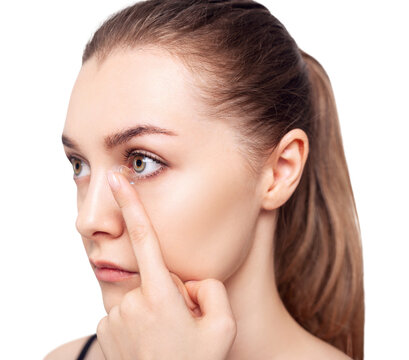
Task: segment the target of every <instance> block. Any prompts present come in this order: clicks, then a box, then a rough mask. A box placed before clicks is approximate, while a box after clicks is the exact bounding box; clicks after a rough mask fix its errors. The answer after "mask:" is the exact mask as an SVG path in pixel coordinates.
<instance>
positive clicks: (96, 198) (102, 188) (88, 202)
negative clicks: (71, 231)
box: [76, 170, 122, 238]
mask: <svg viewBox="0 0 409 360" xmlns="http://www.w3.org/2000/svg"><path fill="white" fill-rule="evenodd" d="M118 211H120V209H119V207H118V205H117V203H116V201H115V198H114V196H113V194H112V192H111V189H110V186H109V183H108V180H107V177H106V172H105V171H102V170H101V171H99V172H97V173H93V174H92V175H91V177H90V182H89V184H88V188H87V190H86V193H85V194H84V197H83V199H78V216H77V221H76V227H77V230H78V232H79V233H80V234H81V235H83V236H85V237H88V238H91V237H93V236H94V235H95V234H96V233H100V232H103V233H107V234H109V235H111V236H113V237H118V236H119V235H120V234H121V232H122V230H121V219H120V214H119V212H118Z"/></svg>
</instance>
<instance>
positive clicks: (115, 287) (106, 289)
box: [99, 281, 139, 314]
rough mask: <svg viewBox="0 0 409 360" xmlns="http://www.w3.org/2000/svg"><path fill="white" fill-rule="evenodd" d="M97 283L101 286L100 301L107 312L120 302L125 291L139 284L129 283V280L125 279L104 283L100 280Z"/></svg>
mask: <svg viewBox="0 0 409 360" xmlns="http://www.w3.org/2000/svg"><path fill="white" fill-rule="evenodd" d="M99 285H100V287H101V293H102V301H103V303H104V308H105V311H106V313H107V314H108V313H109V312H110V311H111V309H112V308H113V307H114V306H116V305H119V304H120V303H121V302H122V299H123V297H124V296H125V294H126V293H127V292H129V291H131V290H132V289H135V288H136V287H138V286H139V284H137V285H135V284H129V282H126V281H124V282H117V283H104V282H102V281H100V283H99Z"/></svg>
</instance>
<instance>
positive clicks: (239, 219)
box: [150, 169, 258, 281]
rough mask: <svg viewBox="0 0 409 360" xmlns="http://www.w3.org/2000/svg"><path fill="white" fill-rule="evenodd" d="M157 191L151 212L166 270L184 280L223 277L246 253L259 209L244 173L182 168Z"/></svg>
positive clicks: (239, 262) (228, 273) (221, 278)
mask: <svg viewBox="0 0 409 360" xmlns="http://www.w3.org/2000/svg"><path fill="white" fill-rule="evenodd" d="M218 171H221V169H218ZM221 174H223V175H224V177H223V176H221ZM235 179H241V182H239V181H237V180H235ZM172 184H173V185H172ZM161 194H162V195H161V198H160V199H155V200H154V201H152V202H150V203H151V204H152V203H155V209H154V210H153V211H152V212H150V214H151V221H152V223H153V226H154V227H155V230H156V232H157V235H158V238H159V240H160V243H161V248H162V253H163V256H164V257H165V260H166V263H167V265H168V268H169V270H170V271H172V272H174V273H175V274H177V275H178V276H179V277H180V278H181V279H182V280H183V281H187V280H202V279H205V278H216V279H219V280H220V281H224V280H226V279H227V278H228V277H229V276H230V275H231V274H232V273H234V272H235V270H236V269H237V268H238V267H239V266H240V264H241V263H242V261H243V260H244V259H245V257H246V255H247V254H248V251H249V248H250V245H251V238H252V231H253V225H254V223H255V220H256V217H257V213H258V212H257V209H256V206H255V205H256V204H255V203H256V202H255V201H254V200H255V198H254V196H252V192H251V190H250V191H249V185H248V183H246V182H245V181H244V182H243V175H241V177H240V176H237V177H235V176H234V174H232V173H228V172H226V171H225V172H224V173H223V172H222V173H220V172H219V173H218V174H217V173H211V172H209V171H200V172H196V173H194V174H191V175H189V176H186V174H184V175H183V176H180V178H179V179H178V180H175V181H169V182H167V188H166V191H163V192H162V191H161ZM151 200H152V199H151Z"/></svg>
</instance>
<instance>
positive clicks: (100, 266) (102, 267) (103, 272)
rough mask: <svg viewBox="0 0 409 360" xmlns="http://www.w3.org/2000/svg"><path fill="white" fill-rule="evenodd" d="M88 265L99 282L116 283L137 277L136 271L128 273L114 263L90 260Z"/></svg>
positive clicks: (128, 271)
mask: <svg viewBox="0 0 409 360" xmlns="http://www.w3.org/2000/svg"><path fill="white" fill-rule="evenodd" d="M90 263H91V265H92V268H93V270H94V273H95V276H96V277H97V279H98V280H100V281H106V282H117V281H124V280H127V279H131V278H135V277H136V276H138V275H139V273H138V272H137V271H130V270H128V269H125V268H123V267H122V266H119V265H117V264H115V263H112V262H110V261H106V260H92V259H90Z"/></svg>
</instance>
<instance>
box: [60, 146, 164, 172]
mask: <svg viewBox="0 0 409 360" xmlns="http://www.w3.org/2000/svg"><path fill="white" fill-rule="evenodd" d="M138 155H143V156H144V157H147V158H149V159H151V160H153V161H155V162H156V163H158V164H160V165H162V166H161V167H160V168H159V169H158V170H156V171H155V172H153V173H152V174H150V175H145V176H138V175H136V176H137V179H138V180H143V179H146V178H149V177H153V176H156V175H158V174H159V173H160V172H162V171H163V170H164V169H165V168H166V167H167V165H166V164H165V163H164V162H163V161H162V160H160V159H159V158H158V157H157V156H156V155H154V154H152V153H149V152H147V151H145V150H136V149H127V150H125V152H123V153H122V157H123V160H124V161H129V160H131V158H133V157H136V156H138ZM68 160H69V161H70V163H72V162H73V160H78V161H80V162H84V161H83V160H82V159H80V158H79V157H77V156H68ZM131 167H132V168H133V165H131ZM131 170H132V169H131ZM134 173H135V174H137V173H136V172H135V171H134ZM76 177H77V176H75V174H74V178H76Z"/></svg>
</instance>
